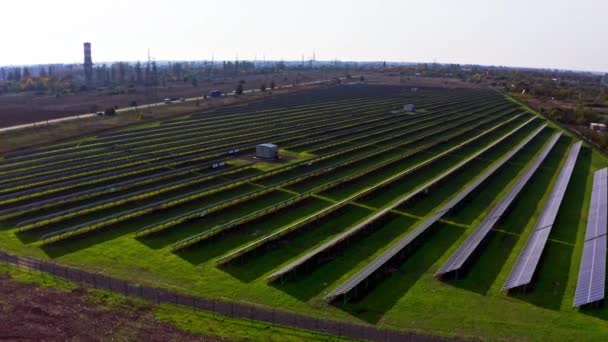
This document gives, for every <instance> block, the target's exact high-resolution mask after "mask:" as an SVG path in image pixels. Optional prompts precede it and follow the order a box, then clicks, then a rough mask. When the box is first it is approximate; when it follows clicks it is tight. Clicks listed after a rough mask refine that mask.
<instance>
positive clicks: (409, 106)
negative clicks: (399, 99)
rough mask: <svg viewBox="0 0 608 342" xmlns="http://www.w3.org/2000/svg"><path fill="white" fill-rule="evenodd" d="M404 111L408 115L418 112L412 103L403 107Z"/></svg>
mask: <svg viewBox="0 0 608 342" xmlns="http://www.w3.org/2000/svg"><path fill="white" fill-rule="evenodd" d="M403 110H404V111H406V112H408V113H411V112H413V111H415V110H416V106H415V105H413V104H411V103H408V104H406V105H403Z"/></svg>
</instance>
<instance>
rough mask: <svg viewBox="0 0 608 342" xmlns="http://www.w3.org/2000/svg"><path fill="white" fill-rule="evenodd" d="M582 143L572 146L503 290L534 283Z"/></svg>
mask: <svg viewBox="0 0 608 342" xmlns="http://www.w3.org/2000/svg"><path fill="white" fill-rule="evenodd" d="M581 145H582V142H580V141H579V142H578V143H576V144H574V145H573V146H572V148H571V149H570V153H569V154H568V158H567V159H566V163H565V164H564V167H563V168H562V171H561V172H560V174H559V177H558V179H557V182H556V184H555V186H554V187H553V191H551V195H550V196H549V200H548V201H547V203H546V204H545V208H544V209H543V212H542V213H541V215H540V218H539V220H538V221H537V222H536V225H535V226H534V230H533V231H532V234H531V235H530V237H529V238H528V241H527V242H526V245H525V246H524V249H523V250H522V252H521V254H520V255H519V257H518V258H517V261H516V262H515V266H513V270H512V271H511V274H509V277H508V278H507V281H506V283H505V285H504V287H503V290H510V289H513V288H516V287H520V286H524V285H527V284H529V283H530V282H531V281H532V277H533V276H534V272H535V271H536V267H537V266H538V262H539V261H540V257H541V255H542V253H543V250H544V249H545V245H546V244H547V240H548V239H549V234H550V233H551V229H552V228H553V224H554V223H555V218H556V217H557V212H558V210H559V207H560V204H561V203H562V199H563V198H564V194H565V193H566V188H567V187H568V183H569V181H570V177H571V176H572V171H573V170H574V166H575V164H576V159H577V157H578V153H579V151H580V149H581Z"/></svg>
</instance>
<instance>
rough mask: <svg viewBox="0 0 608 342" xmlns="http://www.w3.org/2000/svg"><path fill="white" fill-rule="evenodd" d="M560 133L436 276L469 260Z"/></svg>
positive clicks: (458, 268)
mask: <svg viewBox="0 0 608 342" xmlns="http://www.w3.org/2000/svg"><path fill="white" fill-rule="evenodd" d="M560 136H561V133H556V134H555V135H553V137H552V138H551V140H550V141H549V143H547V145H546V146H545V148H544V149H543V150H542V151H541V153H540V154H539V155H538V157H536V159H534V161H533V162H532V165H530V166H529V167H528V169H527V170H526V172H525V173H524V174H523V175H522V176H521V177H520V178H519V179H518V180H517V182H516V183H515V185H513V186H512V187H511V190H510V191H509V192H508V193H507V194H506V195H505V196H504V197H503V198H502V199H501V200H500V201H499V202H498V204H496V205H495V206H494V207H493V208H492V209H491V210H490V212H489V214H488V215H486V217H485V218H484V220H483V221H481V223H480V224H479V225H478V226H477V228H476V229H475V230H474V231H473V233H471V235H469V237H468V238H467V239H466V240H465V241H464V242H463V243H462V245H460V247H459V248H458V249H457V250H456V252H454V254H452V255H451V256H450V258H449V259H448V260H447V261H446V262H445V264H443V266H441V268H439V270H438V271H437V272H436V273H435V275H436V276H442V275H445V274H448V273H450V272H454V271H458V270H460V269H461V268H462V267H463V266H464V265H465V263H466V262H467V261H468V260H469V258H470V257H471V255H472V254H473V252H475V250H476V249H477V248H478V247H479V245H480V244H481V242H482V241H483V240H484V238H485V237H486V236H487V235H488V233H489V232H490V230H492V228H493V227H494V225H495V224H496V223H497V222H498V221H499V220H500V218H501V217H502V215H503V214H504V213H505V212H506V211H507V209H508V208H509V206H510V205H511V203H513V201H514V200H515V198H516V197H517V195H518V194H519V193H520V192H521V190H522V189H523V188H524V186H525V185H526V183H527V182H528V181H529V180H530V178H532V176H533V175H534V173H535V172H536V170H538V168H539V167H540V165H541V164H542V162H543V161H544V160H545V158H546V157H547V155H548V154H549V152H551V150H552V149H553V146H555V144H556V143H557V140H558V139H559V138H560Z"/></svg>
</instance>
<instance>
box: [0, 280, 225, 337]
mask: <svg viewBox="0 0 608 342" xmlns="http://www.w3.org/2000/svg"><path fill="white" fill-rule="evenodd" d="M0 293H2V296H0V341H110V340H111V341H163V342H164V341H214V339H212V338H207V337H200V336H194V335H190V334H187V333H185V332H182V331H180V330H178V329H177V328H175V327H173V326H171V325H169V324H166V323H162V322H159V321H157V320H155V319H154V317H153V316H152V314H151V313H150V312H149V310H148V308H147V307H142V306H141V305H135V306H132V307H131V306H126V305H125V307H124V308H120V310H118V309H117V308H109V307H105V306H103V305H102V304H96V303H93V302H91V300H88V299H87V297H86V290H82V289H80V290H76V291H72V292H64V291H60V290H55V289H48V288H38V287H35V286H33V285H28V284H21V283H18V282H15V281H13V280H11V279H8V278H5V277H2V276H0ZM7 294H10V295H7Z"/></svg>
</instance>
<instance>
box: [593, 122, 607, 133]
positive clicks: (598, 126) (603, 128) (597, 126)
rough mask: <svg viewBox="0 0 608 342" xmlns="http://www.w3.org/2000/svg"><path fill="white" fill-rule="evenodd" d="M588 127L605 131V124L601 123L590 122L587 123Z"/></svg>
mask: <svg viewBox="0 0 608 342" xmlns="http://www.w3.org/2000/svg"><path fill="white" fill-rule="evenodd" d="M589 128H590V129H592V130H594V131H598V132H606V125H604V124H602V123H596V122H592V123H590V124H589Z"/></svg>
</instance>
